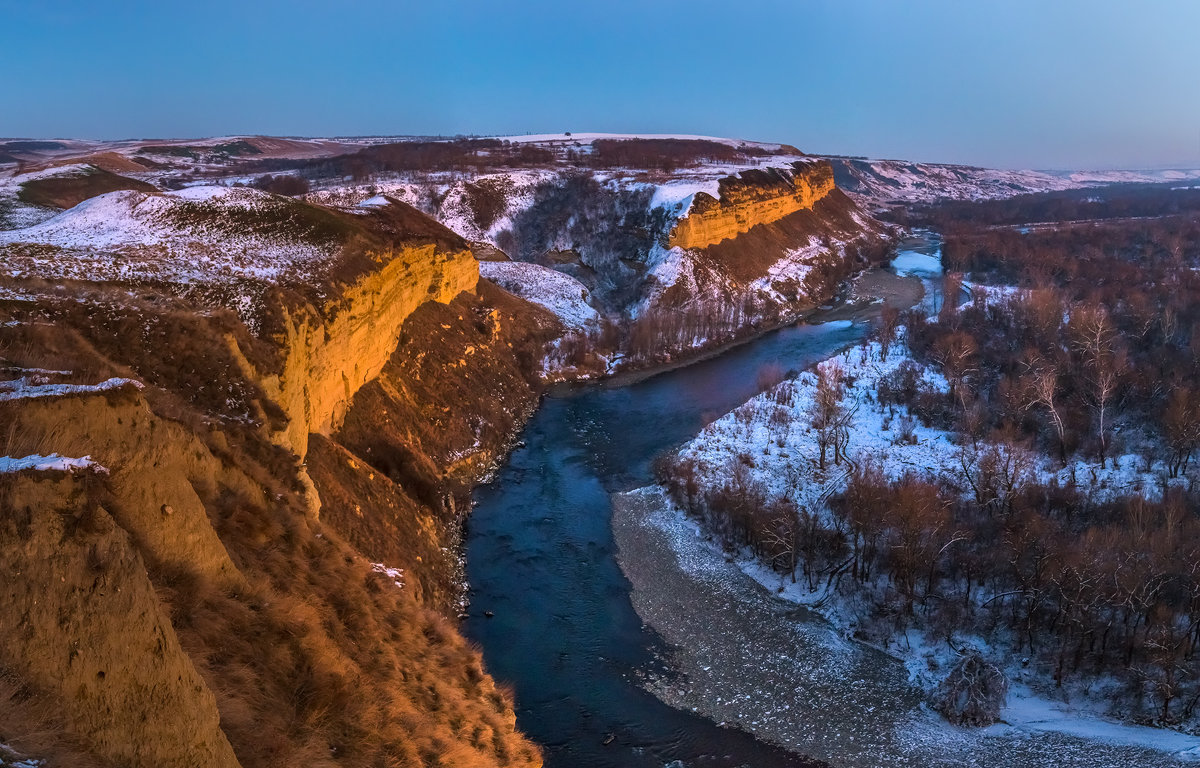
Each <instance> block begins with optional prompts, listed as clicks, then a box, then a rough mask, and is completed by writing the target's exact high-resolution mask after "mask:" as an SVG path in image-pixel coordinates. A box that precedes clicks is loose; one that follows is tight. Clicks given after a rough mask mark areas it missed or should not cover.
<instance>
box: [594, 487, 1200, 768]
mask: <svg viewBox="0 0 1200 768" xmlns="http://www.w3.org/2000/svg"><path fill="white" fill-rule="evenodd" d="M612 524H613V533H614V538H615V540H616V543H617V546H618V549H619V552H618V562H619V563H620V565H621V568H622V570H623V571H624V572H625V575H626V576H627V578H628V579H629V581H630V583H631V585H632V594H631V596H632V600H633V605H634V609H635V610H636V611H637V613H638V615H639V616H640V617H641V619H642V620H643V621H645V622H646V623H647V624H648V625H649V626H651V627H652V628H653V629H654V630H655V631H656V632H658V634H659V635H661V636H662V637H663V639H664V640H665V641H666V643H667V645H668V646H669V647H670V649H671V651H670V658H668V659H667V660H666V661H667V663H668V666H669V667H670V668H671V669H672V670H673V672H672V673H671V674H670V675H669V676H652V677H650V678H648V679H646V680H645V686H646V688H647V689H648V690H650V691H651V692H652V693H654V694H655V695H656V696H658V697H659V698H660V699H662V700H663V701H665V702H666V703H668V704H670V705H672V706H674V707H677V708H680V709H687V710H694V711H696V712H699V713H700V714H703V715H704V716H706V717H709V718H711V719H713V720H715V721H717V722H720V723H728V724H731V725H735V726H737V727H738V728H741V729H743V730H746V731H749V732H750V733H753V734H754V735H756V736H758V737H759V738H762V739H763V740H765V741H769V742H771V743H774V744H778V745H780V746H783V747H785V748H787V749H790V750H793V751H796V752H798V753H801V754H804V755H808V756H811V757H814V758H817V759H820V760H824V761H827V762H829V763H830V764H832V765H834V766H847V767H849V768H878V767H879V766H913V768H916V767H918V766H920V767H921V768H941V767H942V766H945V767H947V768H949V767H950V766H954V767H956V768H957V767H960V766H979V767H980V768H984V767H986V768H1131V767H1134V766H1137V767H1142V766H1144V767H1145V768H1160V767H1161V768H1172V767H1174V766H1185V765H1195V762H1193V761H1191V760H1189V759H1188V757H1189V756H1190V754H1188V753H1184V754H1173V753H1172V752H1164V751H1161V750H1159V749H1152V748H1150V747H1148V746H1136V745H1131V744H1119V743H1111V741H1112V740H1111V739H1105V738H1103V737H1104V734H1103V733H1099V734H1097V735H1099V736H1100V737H1101V738H1078V737H1075V736H1068V735H1065V734H1063V733H1058V732H1053V731H1046V730H1042V729H1040V728H1038V727H1036V726H1034V727H1025V726H1021V727H1011V726H1005V725H998V726H993V727H992V728H989V729H985V730H971V729H965V728H957V727H954V726H951V725H949V724H947V723H945V722H944V721H943V720H942V719H941V718H940V717H939V716H937V715H936V714H934V713H932V712H930V711H928V710H927V709H925V707H924V706H923V705H922V703H921V696H920V694H919V692H918V691H916V690H915V689H914V688H913V687H911V686H910V685H909V684H908V683H907V672H906V670H905V668H904V666H903V665H902V664H901V663H900V662H899V661H898V660H896V659H893V658H892V657H890V656H888V655H886V654H884V653H883V652H882V651H879V650H877V649H874V648H870V647H868V646H864V645H862V644H860V643H855V642H852V641H849V640H846V639H845V638H843V637H841V636H839V635H838V634H837V633H836V632H835V631H834V630H833V629H832V628H831V627H830V626H829V625H828V624H827V623H826V622H825V621H824V620H823V619H821V618H820V617H819V616H816V615H814V614H812V613H811V612H809V611H807V610H805V609H803V608H801V607H799V606H796V605H795V604H792V603H789V602H785V601H783V600H780V599H778V598H776V597H775V596H774V595H772V594H771V593H769V592H768V591H767V590H766V589H764V588H763V587H762V586H761V585H760V584H758V583H757V582H755V581H754V580H752V579H751V578H750V577H749V576H747V575H746V574H745V573H743V572H742V571H741V569H740V568H739V567H738V566H737V564H736V563H735V562H733V561H731V560H729V559H727V558H726V557H725V556H724V554H723V553H721V552H720V551H719V550H718V549H717V548H716V547H715V546H714V545H713V544H711V543H710V542H708V541H707V540H706V539H705V538H704V537H703V535H702V534H701V533H700V531H699V529H698V527H697V526H696V525H695V524H694V523H692V522H691V521H689V520H687V519H685V518H683V516H682V515H680V514H679V513H678V512H677V511H675V510H674V509H673V508H672V507H671V506H670V505H669V504H668V503H667V501H666V499H665V498H664V497H663V495H662V493H661V491H660V490H659V489H657V488H646V489H640V490H637V491H631V492H629V493H625V494H618V495H614V496H613V520H612ZM1152 738H1153V737H1152ZM1162 738H1163V739H1164V743H1163V745H1162V746H1164V747H1170V745H1169V744H1167V743H1166V742H1171V743H1172V744H1174V743H1175V742H1176V741H1178V742H1179V743H1181V744H1183V745H1184V746H1186V743H1187V742H1186V737H1182V736H1181V737H1180V739H1179V740H1175V739H1173V735H1172V734H1170V733H1169V732H1162ZM1144 743H1145V742H1143V744H1144ZM1197 759H1200V755H1197Z"/></svg>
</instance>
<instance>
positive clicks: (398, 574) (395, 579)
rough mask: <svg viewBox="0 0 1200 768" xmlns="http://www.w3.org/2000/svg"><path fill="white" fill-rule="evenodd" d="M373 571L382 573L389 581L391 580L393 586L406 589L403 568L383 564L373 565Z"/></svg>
mask: <svg viewBox="0 0 1200 768" xmlns="http://www.w3.org/2000/svg"><path fill="white" fill-rule="evenodd" d="M371 570H372V571H374V572H375V573H382V574H383V575H384V576H386V577H387V578H388V579H389V580H391V582H392V583H393V584H395V585H396V588H397V589H404V569H403V568H392V567H390V566H388V565H385V564H383V563H371Z"/></svg>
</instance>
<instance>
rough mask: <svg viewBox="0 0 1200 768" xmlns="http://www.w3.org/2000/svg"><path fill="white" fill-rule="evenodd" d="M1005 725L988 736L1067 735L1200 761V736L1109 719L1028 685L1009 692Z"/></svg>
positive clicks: (992, 729)
mask: <svg viewBox="0 0 1200 768" xmlns="http://www.w3.org/2000/svg"><path fill="white" fill-rule="evenodd" d="M1000 717H1001V720H1002V722H1000V723H997V724H995V725H992V726H990V727H988V728H986V729H984V731H983V732H984V733H985V734H994V735H1011V734H1013V733H1018V734H1019V733H1030V732H1034V733H1036V732H1046V731H1049V732H1053V733H1065V734H1068V735H1071V736H1077V737H1079V738H1082V739H1092V740H1096V741H1103V742H1107V743H1109V744H1124V745H1129V746H1136V747H1146V748H1149V749H1156V750H1159V751H1162V752H1173V753H1176V754H1178V755H1180V756H1181V757H1185V758H1190V759H1194V760H1198V761H1200V737H1198V736H1191V735H1188V734H1186V733H1180V732H1178V731H1169V730H1167V729H1165V728H1149V727H1146V726H1141V725H1127V724H1125V723H1117V722H1113V721H1111V720H1105V719H1102V718H1098V717H1095V716H1094V715H1091V714H1089V713H1088V712H1087V711H1086V710H1082V711H1081V710H1079V709H1076V708H1073V707H1071V706H1070V705H1069V704H1065V703H1063V702H1059V701H1051V700H1049V699H1046V698H1043V697H1041V696H1038V695H1036V694H1035V693H1033V692H1032V691H1031V690H1030V689H1029V688H1028V687H1027V686H1021V685H1017V686H1013V687H1012V688H1011V689H1010V690H1009V696H1008V705H1007V706H1005V707H1004V709H1002V710H1001V712H1000Z"/></svg>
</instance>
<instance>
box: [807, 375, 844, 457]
mask: <svg viewBox="0 0 1200 768" xmlns="http://www.w3.org/2000/svg"><path fill="white" fill-rule="evenodd" d="M816 377H817V387H816V392H815V393H814V396H813V402H812V405H811V406H810V407H809V411H808V419H809V424H810V425H811V426H812V428H813V430H814V431H815V432H816V433H817V448H818V450H819V452H820V459H819V466H820V468H821V469H825V458H826V455H827V452H828V450H829V448H830V446H834V457H833V458H834V462H835V463H838V464H840V463H841V447H842V445H843V444H842V442H841V440H840V431H841V430H843V429H845V427H846V423H845V410H844V408H843V407H842V399H843V398H844V397H845V384H844V382H843V379H844V378H845V372H844V371H843V370H842V367H841V366H840V365H838V364H837V363H836V362H825V363H822V364H821V365H818V366H817V368H816Z"/></svg>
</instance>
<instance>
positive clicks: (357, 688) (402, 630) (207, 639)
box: [0, 193, 560, 766]
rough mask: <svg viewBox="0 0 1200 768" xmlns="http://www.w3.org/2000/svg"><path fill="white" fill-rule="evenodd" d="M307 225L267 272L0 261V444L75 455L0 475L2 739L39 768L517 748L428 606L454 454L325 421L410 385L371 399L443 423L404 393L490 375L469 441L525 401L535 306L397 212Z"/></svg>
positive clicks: (388, 757) (543, 317)
mask: <svg viewBox="0 0 1200 768" xmlns="http://www.w3.org/2000/svg"><path fill="white" fill-rule="evenodd" d="M118 194H119V193H118ZM286 205H287V206H288V210H292V211H293V213H294V214H296V215H303V216H309V217H314V218H315V217H324V216H325V215H326V213H325V212H324V211H320V210H308V209H301V210H298V211H295V210H293V209H292V207H291V205H290V204H286ZM68 213H69V212H68ZM241 215H242V214H241V212H240V209H239V216H241ZM294 221H295V219H294V217H292V216H289V218H288V219H287V220H286V221H285V228H284V229H283V231H282V234H280V233H278V232H276V233H275V234H276V235H277V236H279V237H281V238H286V237H289V236H294V233H295V228H294ZM331 226H336V227H337V228H338V229H337V232H338V234H339V237H340V238H341V239H339V240H338V241H336V243H335V244H334V245H332V246H328V250H329V252H330V253H331V258H330V259H329V261H328V263H325V264H322V265H321V268H320V271H319V274H318V277H317V279H315V280H314V279H313V278H312V274H311V272H310V273H309V274H307V275H300V276H299V277H301V278H302V279H298V280H297V281H296V282H295V283H294V284H292V283H289V282H288V281H287V280H279V281H274V282H271V283H267V284H262V283H258V282H255V281H253V280H245V281H241V280H236V281H231V282H224V281H213V282H211V283H208V284H204V285H199V286H198V285H197V284H195V283H194V282H189V283H185V282H176V281H173V280H169V279H153V280H152V279H144V280H139V281H128V280H120V279H107V280H89V281H78V282H73V283H71V284H70V285H69V290H67V291H60V290H58V289H57V288H55V287H54V286H52V285H49V284H48V283H47V282H46V281H45V280H44V279H43V278H34V277H24V276H22V277H20V278H13V277H12V276H11V275H10V276H9V278H8V279H7V280H6V281H5V285H4V286H3V287H4V291H3V294H2V296H3V301H2V302H0V357H2V358H3V360H2V365H3V368H4V369H5V372H6V375H5V377H4V380H3V382H2V383H0V423H3V424H4V425H5V434H4V439H5V441H6V450H5V451H4V453H5V454H6V455H7V456H10V457H22V456H24V457H51V456H66V457H73V458H76V459H79V460H80V462H75V463H72V462H67V464H66V465H65V468H61V469H59V468H55V467H57V466H58V465H56V464H54V462H53V461H49V462H44V463H46V464H47V466H49V467H51V468H50V469H38V468H36V467H25V468H22V467H21V466H20V465H19V463H18V464H15V465H14V463H13V462H11V461H9V462H8V466H6V467H4V468H5V469H6V470H8V471H4V472H0V480H2V482H3V485H2V486H0V521H3V523H4V525H3V527H2V530H0V551H2V556H3V559H4V561H5V562H6V567H7V568H8V569H9V571H10V573H9V574H8V575H9V576H10V577H11V578H10V579H8V580H7V581H6V585H7V589H6V590H5V593H4V594H0V600H3V601H4V602H5V605H4V611H3V613H4V615H6V616H7V617H9V620H10V624H11V626H6V627H4V630H6V631H4V632H2V633H0V668H2V672H3V682H4V684H3V685H0V727H2V729H3V736H4V738H5V740H6V741H7V743H10V744H13V745H16V746H18V747H20V748H23V749H24V750H26V751H27V753H28V754H32V755H37V756H41V757H45V758H48V759H49V760H50V764H52V765H53V764H60V763H64V762H70V763H71V764H74V765H87V764H89V763H91V764H96V765H110V764H122V765H145V766H150V765H155V766H164V765H179V766H185V765H197V764H203V765H231V766H232V765H239V764H240V765H243V766H270V765H295V764H302V763H303V764H331V765H332V764H337V765H378V764H397V765H418V764H448V765H466V766H475V765H478V766H491V765H535V764H539V763H540V756H539V754H538V750H537V749H536V747H534V746H533V745H532V744H530V743H529V742H528V741H527V740H525V739H524V737H523V736H521V735H520V734H519V733H518V732H517V731H516V727H515V717H514V715H513V711H512V701H511V698H510V697H509V695H508V694H507V693H506V692H505V691H503V690H501V689H499V688H497V687H496V685H495V683H494V682H493V681H492V680H491V679H490V677H488V676H487V674H486V673H485V672H484V671H483V669H482V666H481V661H480V658H479V655H478V653H477V652H476V651H475V650H473V649H472V648H470V647H469V646H468V645H467V644H466V643H465V641H463V639H462V638H461V636H459V635H458V633H457V631H456V629H455V627H454V625H453V623H452V622H451V621H450V620H449V619H448V616H447V614H448V612H449V611H451V610H453V608H452V604H453V595H454V594H455V593H456V586H455V578H456V569H455V567H454V564H453V555H452V552H451V551H450V548H452V546H453V543H454V542H453V535H454V532H455V531H456V530H457V529H456V525H457V522H458V521H457V520H456V518H455V515H454V513H453V509H454V507H455V502H454V501H452V499H453V498H454V488H461V487H465V486H464V485H463V483H465V482H466V481H465V479H454V480H453V482H451V480H452V477H451V476H452V475H454V474H455V473H454V472H453V471H451V472H447V471H446V468H447V467H449V468H450V469H451V470H454V469H458V470H460V471H461V470H463V468H464V467H466V466H468V465H470V464H471V463H472V459H471V456H468V455H466V454H463V455H461V456H459V458H458V460H457V461H449V462H448V461H446V458H447V457H446V456H445V455H443V454H436V455H431V454H430V453H427V451H432V450H433V443H432V442H431V443H430V444H429V445H426V444H423V443H421V442H419V441H417V442H413V441H411V440H409V441H408V443H407V444H406V447H405V448H404V451H403V452H401V451H399V450H393V451H391V452H388V453H386V455H384V456H383V459H384V460H381V459H379V458H376V456H377V455H379V454H382V453H383V452H382V451H377V453H376V455H368V456H367V458H365V459H363V458H358V457H357V455H356V454H355V453H354V450H360V451H365V450H366V449H364V448H362V447H361V446H360V445H359V444H357V443H356V442H355V440H354V439H351V438H352V437H353V436H354V435H356V434H358V433H357V432H355V429H354V428H353V426H350V427H344V426H343V425H344V422H346V420H347V418H348V416H352V417H354V418H355V419H357V420H358V421H356V422H355V423H359V422H361V423H363V424H367V425H374V424H379V423H380V413H381V412H380V411H379V410H377V409H376V406H375V405H373V404H369V405H367V406H365V407H364V408H361V409H359V410H361V411H363V412H364V415H363V416H361V417H357V416H354V413H355V408H354V407H352V404H353V403H354V402H356V401H357V400H358V399H360V398H359V397H358V396H359V395H363V394H364V391H365V390H364V385H367V384H368V383H369V382H372V383H374V386H375V388H376V390H379V389H381V388H383V387H384V386H385V385H386V386H388V387H389V388H390V393H391V395H389V396H391V397H393V398H395V397H396V394H397V393H398V392H399V391H400V389H401V388H404V389H407V391H409V392H413V391H414V390H417V396H413V397H408V398H407V399H403V402H401V401H400V400H394V402H393V404H392V407H391V410H390V411H388V412H387V413H388V415H386V416H384V417H383V418H385V419H390V418H396V419H400V418H401V414H403V415H402V419H403V422H404V423H405V424H406V425H407V429H408V430H409V431H410V432H411V433H412V434H417V433H421V434H425V435H430V436H437V437H436V438H433V437H431V438H430V440H435V439H436V440H441V441H442V442H443V444H444V442H445V434H446V430H445V424H444V423H443V422H445V420H446V418H447V415H446V413H445V412H443V411H441V410H440V409H434V408H432V407H431V401H430V400H429V399H427V398H426V395H427V394H429V393H433V392H449V391H457V392H459V393H471V392H474V393H475V398H476V399H477V400H487V401H489V402H493V401H495V399H496V398H497V396H498V395H503V390H502V389H501V390H498V389H497V387H501V388H503V387H508V388H510V389H512V396H511V398H507V401H506V403H505V408H506V409H508V410H505V411H504V413H505V414H506V415H505V416H504V418H500V417H499V416H498V415H496V414H493V417H492V419H491V422H495V423H496V424H497V425H498V426H497V427H496V428H495V429H491V428H484V427H483V426H480V427H479V429H477V430H475V431H474V432H472V433H471V441H470V442H469V443H468V445H467V447H469V448H471V449H472V450H471V451H470V452H468V453H472V454H479V455H478V456H476V457H475V461H483V460H484V459H483V458H482V457H483V456H485V455H486V454H487V453H488V452H489V451H491V452H495V451H498V450H499V449H500V447H501V444H502V442H503V440H504V439H506V438H507V436H508V432H509V431H511V426H512V424H513V423H516V421H517V420H519V419H520V418H521V414H522V413H523V411H524V410H528V409H529V408H530V407H532V403H533V401H534V399H535V398H536V391H537V381H536V377H533V378H532V379H527V378H525V377H524V376H523V375H519V373H518V372H519V371H521V370H525V369H528V368H531V366H528V365H527V364H526V365H525V366H522V365H519V364H518V362H517V361H516V355H518V354H526V355H534V356H536V355H537V354H539V353H540V350H541V347H542V346H543V344H544V343H545V341H547V340H548V339H549V338H551V337H553V336H554V335H555V334H556V333H557V332H558V331H559V330H560V329H559V328H558V327H557V324H556V322H555V321H554V320H553V318H551V317H550V316H549V315H547V314H546V313H544V312H540V310H537V309H536V308H533V307H531V306H529V305H527V304H525V303H524V302H520V301H518V300H516V299H514V298H513V297H511V296H508V295H507V294H503V293H502V292H500V291H498V290H496V289H494V288H491V287H490V286H487V285H483V286H480V285H478V284H477V281H478V270H477V267H476V265H475V261H474V258H473V257H472V255H471V252H470V250H469V248H467V246H466V244H465V243H464V242H463V241H461V239H459V238H457V236H455V235H453V233H450V232H448V231H447V230H444V229H443V228H441V227H439V226H438V225H436V224H434V223H432V222H428V221H427V220H424V219H423V217H420V215H419V214H417V213H416V212H415V211H411V210H410V209H405V208H403V207H400V208H398V209H397V210H394V211H387V212H381V213H372V214H371V218H369V219H367V218H360V219H350V220H345V221H343V220H341V219H338V220H335V221H333V222H332V223H331ZM343 235H344V237H343ZM304 236H305V237H307V233H305V235H304ZM14 247H15V248H17V253H16V254H15V257H14V258H16V259H21V258H33V257H31V256H30V255H29V254H30V252H31V246H30V245H29V244H19V245H18V246H14ZM36 247H42V248H44V247H45V246H35V247H34V249H35V250H36ZM322 247H327V246H326V245H323V246H322ZM54 252H55V254H56V256H58V257H59V258H70V257H71V256H72V255H73V254H74V250H73V246H70V247H64V246H61V245H57V246H54ZM181 255H183V256H186V255H187V254H186V252H185V253H184V254H181ZM143 256H144V254H143V252H142V251H140V250H139V249H138V248H123V249H118V248H116V247H114V248H113V249H112V257H113V260H116V258H118V257H119V258H134V257H138V258H141V257H143ZM84 257H86V258H92V259H96V260H100V259H102V257H103V254H97V253H92V252H89V253H85V254H83V255H82V256H80V258H84ZM247 296H249V297H250V299H251V301H252V306H253V314H252V317H253V320H254V323H253V324H252V325H253V331H252V330H251V326H249V325H248V324H247V322H246V321H245V319H244V318H245V309H244V307H245V305H246V302H245V301H243V300H242V299H244V298H245V297H247ZM231 299H233V300H231ZM447 331H449V333H447ZM455 339H458V340H465V341H466V343H464V344H462V345H461V346H459V347H458V348H457V349H456V348H454V345H453V344H451V342H452V341H454V340H455ZM467 347H471V349H470V351H468V350H467ZM447 350H450V351H451V352H452V353H453V354H457V355H458V356H459V357H458V359H457V360H456V361H454V364H448V363H447V362H446V361H442V360H441V359H440V356H441V355H443V354H445V353H446V352H447ZM427 357H429V358H430V364H429V365H428V366H427V367H426V368H424V369H422V370H423V371H425V375H426V381H425V382H420V383H417V382H412V381H409V380H408V379H407V373H406V372H405V371H406V369H405V366H406V365H410V364H411V365H416V366H420V365H421V361H423V360H425V359H426V358H427ZM434 358H437V360H438V362H437V363H436V364H433V359H434ZM388 366H393V367H396V370H397V373H396V374H394V375H393V376H391V377H389V376H387V375H386V369H387V368H388ZM491 369H495V370H500V371H503V372H505V376H501V377H499V378H497V377H496V376H492V377H491V378H489V379H488V381H489V382H491V384H492V386H491V387H489V388H483V387H480V388H478V389H476V388H475V386H474V384H472V383H471V382H472V377H473V376H475V375H476V374H475V372H476V371H480V370H491ZM380 372H385V375H384V376H380V375H379V374H380ZM422 388H424V389H422ZM376 390H372V391H376ZM376 394H377V395H378V392H377V391H376ZM456 406H458V408H459V409H462V410H470V406H467V407H466V408H465V409H463V407H462V405H461V404H456ZM462 410H456V412H457V413H461V412H462ZM485 410H486V409H485ZM510 413H511V415H507V414H510ZM504 419H509V420H510V421H509V423H508V424H507V427H506V426H505V421H504ZM491 422H489V423H491ZM342 433H345V434H346V435H348V436H350V437H347V438H345V440H346V442H347V443H348V444H349V445H350V446H351V447H349V448H348V447H346V446H344V445H342V444H340V443H339V442H337V436H338V435H339V434H342ZM363 433H364V434H368V435H371V434H374V430H371V429H367V430H365V431H364V432H363ZM393 442H394V441H393ZM83 457H87V459H86V460H83ZM35 463H36V462H35ZM76 464H79V465H80V466H76ZM83 464H86V466H83ZM80 467H82V468H80ZM467 474H470V472H466V473H465V474H463V475H462V477H463V478H465V477H466V475H467ZM314 477H315V479H316V481H317V482H315V483H314ZM318 502H320V504H318ZM389 526H390V527H389ZM378 541H382V542H385V543H386V544H385V545H384V546H373V547H372V546H368V545H370V544H371V543H372V542H378ZM122 653H126V654H127V656H125V657H122V656H121V654H122ZM122 658H124V659H125V660H124V661H122V660H121V659H122Z"/></svg>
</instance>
